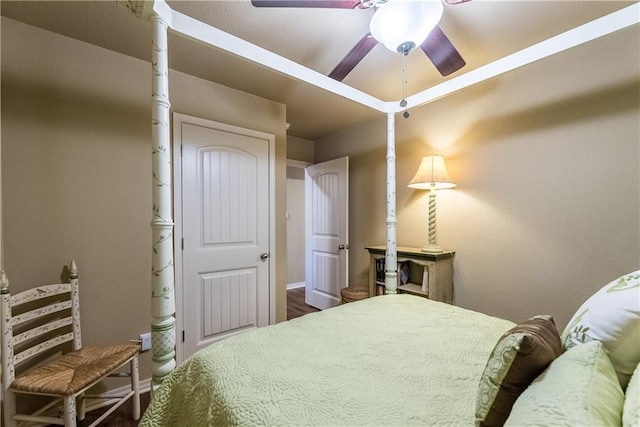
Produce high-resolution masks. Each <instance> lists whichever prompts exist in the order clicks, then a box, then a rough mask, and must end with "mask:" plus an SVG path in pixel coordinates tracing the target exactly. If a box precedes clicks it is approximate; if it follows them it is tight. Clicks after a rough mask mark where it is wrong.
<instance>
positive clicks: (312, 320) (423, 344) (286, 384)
mask: <svg viewBox="0 0 640 427" xmlns="http://www.w3.org/2000/svg"><path fill="white" fill-rule="evenodd" d="M637 297H640V271H638V272H635V273H631V274H629V275H626V276H622V277H621V278H619V279H617V280H615V281H612V282H611V283H609V284H607V285H606V286H604V287H603V288H602V289H601V290H600V291H598V292H597V293H596V294H594V296H592V297H591V298H590V299H589V300H587V301H586V302H585V303H584V304H583V306H582V307H580V309H578V311H577V312H576V315H575V316H574V318H572V320H571V322H570V323H569V325H568V326H567V328H565V330H564V332H563V334H562V337H561V336H560V334H559V332H558V330H557V329H556V326H555V323H554V322H553V318H552V317H551V316H534V317H533V318H531V319H526V320H524V321H523V322H520V323H518V324H514V323H513V322H510V321H508V320H504V319H499V318H495V317H491V316H487V315H485V314H482V313H478V312H474V311H470V310H466V309H463V308H460V307H455V306H452V305H448V304H445V303H441V302H435V301H431V300H428V299H425V298H421V297H416V296H412V295H407V294H400V295H385V296H378V297H373V298H368V299H365V300H362V301H357V302H353V303H348V304H345V305H342V306H339V307H336V308H333V309H329V310H325V311H322V312H318V313H313V314H308V315H306V316H303V317H301V318H297V319H293V320H291V321H288V322H283V323H280V324H277V325H272V326H268V327H265V328H260V329H256V330H253V331H250V332H246V333H243V334H240V335H236V336H234V337H231V338H228V339H225V340H223V341H220V342H217V343H215V344H213V345H211V346H209V347H207V348H205V349H203V350H201V351H199V352H198V353H196V354H194V355H193V356H192V357H191V358H189V359H187V360H186V361H185V362H184V363H182V364H181V365H179V366H178V367H177V368H176V369H175V370H174V371H173V372H172V373H171V374H170V375H169V376H168V377H167V378H166V379H165V380H164V381H163V383H162V384H161V386H160V387H159V388H158V389H157V390H156V391H155V392H154V396H153V399H152V401H151V404H150V406H149V407H148V409H147V411H146V413H145V414H144V416H143V418H142V421H141V423H140V426H142V427H151V426H171V425H198V426H204V425H216V426H217V425H324V426H327V425H351V426H353V425H433V426H449V425H460V426H471V425H480V426H489V425H503V424H506V425H515V426H523V425H567V426H576V425H606V426H616V425H624V426H638V425H640V411H639V409H638V408H639V407H640V365H639V364H638V362H639V361H640V334H638V331H640V329H638V328H639V326H640V309H639V308H638V305H640V302H639V301H638V298H637ZM621 343H626V344H624V345H621ZM625 390H626V392H625ZM623 420H625V421H624V423H623Z"/></svg>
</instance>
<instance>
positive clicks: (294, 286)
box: [287, 282, 306, 291]
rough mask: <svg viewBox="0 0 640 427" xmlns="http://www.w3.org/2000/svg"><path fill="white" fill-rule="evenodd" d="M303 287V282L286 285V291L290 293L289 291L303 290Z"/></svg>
mask: <svg viewBox="0 0 640 427" xmlns="http://www.w3.org/2000/svg"><path fill="white" fill-rule="evenodd" d="M305 285H306V283H305V282H296V283H288V284H287V290H288V291H290V290H291V289H296V288H304V287H305Z"/></svg>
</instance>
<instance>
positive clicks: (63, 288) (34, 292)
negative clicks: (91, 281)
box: [11, 283, 71, 307]
mask: <svg viewBox="0 0 640 427" xmlns="http://www.w3.org/2000/svg"><path fill="white" fill-rule="evenodd" d="M68 292H71V284H70V283H59V284H55V285H46V286H39V287H37V288H33V289H29V290H26V291H24V292H20V293H19V294H15V295H13V296H12V297H11V306H13V307H15V306H17V305H20V304H24V303H27V302H31V301H36V300H39V299H42V298H48V297H52V296H55V295H60V294H64V293H68Z"/></svg>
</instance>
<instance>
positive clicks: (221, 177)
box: [174, 115, 274, 360]
mask: <svg viewBox="0 0 640 427" xmlns="http://www.w3.org/2000/svg"><path fill="white" fill-rule="evenodd" d="M176 117H177V119H176V121H175V123H174V125H175V136H174V143H177V142H176V141H177V140H180V142H181V143H182V161H181V182H182V185H181V198H182V205H181V215H180V218H181V221H180V222H181V224H178V225H177V226H179V225H181V226H182V228H181V231H182V239H183V242H182V244H183V248H182V258H181V261H182V269H181V271H182V312H183V313H182V319H183V324H182V328H183V330H184V333H183V337H182V338H183V347H182V360H184V359H185V358H187V357H188V356H190V355H191V354H193V353H194V352H195V351H197V350H199V349H201V348H203V347H205V346H207V345H209V344H211V343H213V342H215V341H218V340H220V339H223V338H226V337H228V336H230V335H233V334H236V333H239V332H242V331H245V330H248V329H253V328H255V327H260V326H266V325H268V324H269V320H270V312H269V310H270V294H271V292H270V277H271V276H270V268H273V264H272V263H273V261H272V260H271V258H270V257H269V252H270V243H269V241H270V228H269V227H270V218H269V215H270V170H269V168H270V163H269V154H270V149H271V147H272V145H273V143H274V139H273V136H272V135H268V134H263V133H260V132H255V131H251V130H248V129H241V128H237V127H233V126H228V125H224V124H221V123H216V122H210V121H206V120H202V119H195V118H191V117H187V116H181V115H180V116H178V115H176ZM176 228H177V227H176ZM178 270H179V269H178Z"/></svg>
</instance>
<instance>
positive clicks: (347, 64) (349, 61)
mask: <svg viewBox="0 0 640 427" xmlns="http://www.w3.org/2000/svg"><path fill="white" fill-rule="evenodd" d="M376 44H378V41H377V40H376V39H374V38H373V36H372V35H371V34H367V35H365V36H364V37H363V38H362V39H360V41H359V42H358V43H357V44H356V45H355V46H354V47H353V49H351V50H350V51H349V53H347V56H345V57H344V58H343V59H342V61H340V63H339V64H338V65H336V68H334V69H333V71H331V73H329V77H331V78H332V79H334V80H337V81H339V82H341V81H342V80H344V78H345V77H347V75H348V74H349V73H350V72H351V70H353V68H354V67H355V66H356V65H358V63H359V62H360V61H362V58H364V57H365V56H366V55H367V53H369V51H370V50H371V49H373V48H374V46H375V45H376Z"/></svg>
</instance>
